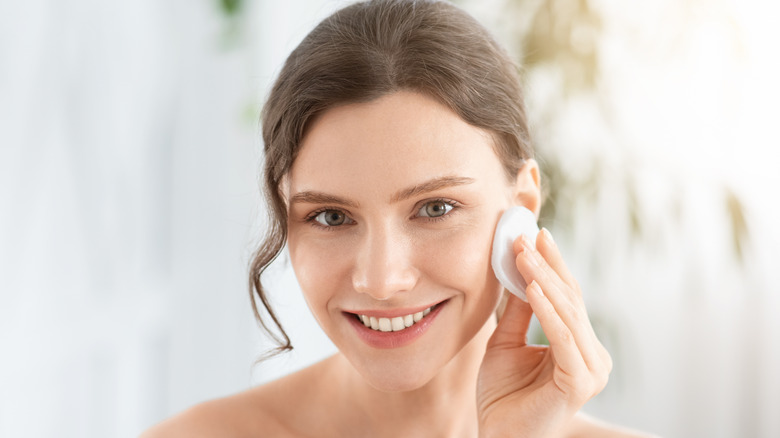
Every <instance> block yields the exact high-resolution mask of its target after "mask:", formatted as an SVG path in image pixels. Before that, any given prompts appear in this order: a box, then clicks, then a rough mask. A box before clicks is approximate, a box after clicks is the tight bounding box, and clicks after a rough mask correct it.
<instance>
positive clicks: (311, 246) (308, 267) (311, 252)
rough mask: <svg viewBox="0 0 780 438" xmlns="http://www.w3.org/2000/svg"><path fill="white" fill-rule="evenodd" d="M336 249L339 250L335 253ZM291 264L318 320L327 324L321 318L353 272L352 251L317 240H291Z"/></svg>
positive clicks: (289, 241) (291, 238)
mask: <svg viewBox="0 0 780 438" xmlns="http://www.w3.org/2000/svg"><path fill="white" fill-rule="evenodd" d="M334 247H336V248H339V251H334ZM288 249H289V252H290V262H291V264H292V268H293V271H294V272H295V277H296V279H297V280H298V284H299V285H300V287H301V291H302V292H303V296H304V298H305V300H306V303H307V304H308V305H309V308H310V309H311V311H312V313H314V316H315V318H317V320H318V321H320V323H322V322H323V320H322V318H321V317H320V315H322V314H323V312H327V304H328V301H329V299H330V298H331V297H333V296H334V295H335V294H336V293H337V291H338V290H340V289H343V287H342V286H340V285H339V282H340V281H341V280H342V279H343V278H344V272H346V271H347V270H348V269H349V257H348V252H347V251H345V246H344V245H333V244H332V243H329V244H325V243H323V242H319V241H317V240H316V239H305V238H301V239H297V238H296V236H293V235H291V236H290V238H289V239H288Z"/></svg>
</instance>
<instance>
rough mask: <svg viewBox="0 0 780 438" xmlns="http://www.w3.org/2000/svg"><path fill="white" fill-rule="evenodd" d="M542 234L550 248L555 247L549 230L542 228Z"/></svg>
mask: <svg viewBox="0 0 780 438" xmlns="http://www.w3.org/2000/svg"><path fill="white" fill-rule="evenodd" d="M542 234H543V235H544V238H545V239H546V240H547V242H549V243H550V244H551V245H552V246H555V240H553V236H552V234H551V233H550V230H548V229H547V228H542Z"/></svg>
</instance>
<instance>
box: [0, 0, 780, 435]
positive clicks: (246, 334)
mask: <svg viewBox="0 0 780 438" xmlns="http://www.w3.org/2000/svg"><path fill="white" fill-rule="evenodd" d="M347 3H349V2H345V1H325V0H297V1H286V2H272V1H250V0H221V1H219V0H200V1H194V2H193V1H184V0H169V1H151V0H136V1H132V2H119V1H99V0H69V1H58V0H29V1H25V2H19V1H11V0H0V437H51V436H57V437H132V436H137V435H138V434H139V433H140V432H141V431H142V430H144V429H145V428H147V427H149V426H151V425H152V424H154V423H156V422H158V421H160V420H162V419H163V418H166V417H168V416H170V415H172V414H174V413H176V412H179V411H181V410H183V409H185V408H187V407H189V406H191V405H193V404H195V403H197V402H200V401H203V400H207V399H211V398H215V397H220V396H224V395H228V394H231V393H235V392H237V391H241V390H243V389H246V388H248V387H250V386H252V385H255V384H259V383H262V382H265V381H267V380H270V379H273V378H276V377H278V376H280V375H283V374H286V373H288V372H290V371H293V370H296V369H298V368H301V367H303V366H306V365H308V364H310V363H312V362H314V361H317V360H319V359H321V358H323V357H325V356H326V355H329V354H331V353H333V351H334V348H333V346H332V345H331V344H330V342H329V341H328V340H327V338H326V337H325V336H324V335H323V334H322V333H321V332H320V331H319V328H318V327H317V326H316V323H314V321H313V319H312V318H311V316H310V315H309V313H308V310H307V309H306V307H305V304H304V302H303V299H302V298H301V296H300V292H299V291H298V286H297V284H296V282H295V279H294V277H293V275H292V273H291V270H290V268H289V266H288V264H287V263H286V260H285V258H284V257H282V259H280V260H279V261H278V262H277V263H275V264H274V265H273V266H272V267H271V268H270V270H269V272H268V274H267V276H266V277H265V279H264V281H265V284H266V285H267V286H268V287H270V289H271V293H272V295H271V300H272V302H273V304H274V306H275V308H276V309H277V310H278V312H279V314H280V317H281V320H282V323H283V324H284V326H285V328H286V330H287V331H288V333H289V334H290V336H291V338H292V341H293V345H294V346H295V347H296V349H295V350H294V351H293V352H292V353H289V354H286V355H282V356H278V357H276V358H274V359H272V360H269V361H266V362H263V363H260V364H256V363H255V361H256V359H258V358H259V356H260V355H261V354H262V353H263V352H264V351H266V350H268V349H269V348H271V347H272V346H273V345H272V343H271V342H270V341H269V340H268V339H267V338H266V337H265V336H263V334H262V333H261V332H260V330H259V328H257V326H256V323H255V322H254V320H253V318H252V312H251V310H250V306H249V295H248V292H247V278H246V277H247V275H246V273H247V265H248V263H249V259H250V255H251V252H252V251H253V250H254V247H255V245H256V244H257V243H258V239H259V237H260V235H261V233H262V230H263V227H264V223H265V213H264V206H263V203H262V199H261V197H260V192H259V185H258V169H259V163H260V160H261V153H260V151H261V147H262V145H261V141H260V139H259V126H258V118H259V109H260V106H261V105H262V102H263V99H264V96H265V95H266V93H267V91H268V90H269V89H270V86H271V83H272V81H273V80H274V78H275V76H276V74H277V73H278V71H279V69H280V67H281V64H282V63H283V61H284V59H285V57H286V56H287V54H288V53H289V52H290V51H291V50H292V49H293V48H294V47H295V45H297V43H298V42H299V41H300V39H301V38H302V37H303V36H304V35H305V34H306V33H307V32H308V31H309V30H310V29H311V28H312V27H313V26H314V25H315V24H316V23H317V22H318V21H319V20H320V19H322V18H323V17H325V16H326V15H328V14H329V13H331V12H333V11H335V10H336V9H338V8H339V7H341V6H343V5H345V4H347ZM457 3H458V4H459V5H460V6H462V7H463V8H465V9H466V10H467V11H469V12H470V13H472V14H473V15H474V16H475V17H477V18H478V19H479V20H480V21H481V22H482V23H483V24H484V25H486V26H487V27H488V28H490V29H491V30H492V31H493V32H494V34H495V36H496V38H497V39H498V40H499V41H501V43H502V44H504V45H505V46H506V47H507V48H508V50H509V51H510V52H511V53H512V55H513V56H514V58H515V59H516V60H517V61H518V62H519V63H520V64H522V71H523V76H524V80H525V82H526V84H525V87H526V93H527V104H528V108H529V114H530V118H531V121H532V125H533V134H534V137H535V143H536V147H537V153H538V159H539V161H540V163H541V165H542V168H543V169H544V176H545V191H546V193H547V201H546V204H545V206H544V209H543V212H542V218H541V222H542V224H543V225H545V226H547V227H548V228H550V229H551V230H552V232H553V234H554V235H555V236H556V241H557V242H558V243H559V245H560V246H561V247H562V250H563V252H564V255H565V256H566V257H567V259H568V263H569V265H570V266H571V268H572V270H573V271H574V272H575V274H576V275H577V277H578V278H579V280H580V283H581V284H582V286H583V289H584V291H585V295H586V301H587V303H588V306H589V310H590V313H591V317H592V321H593V324H594V326H595V328H596V330H597V331H598V333H599V335H600V337H601V338H602V339H603V341H604V343H605V345H606V346H607V347H608V349H609V350H610V351H611V353H612V355H613V358H614V361H615V370H614V372H613V374H612V376H611V380H610V383H609V385H608V387H607V388H606V390H605V391H604V392H603V393H601V394H599V395H598V396H597V397H596V398H595V399H593V400H592V401H591V402H589V403H588V404H587V405H586V407H585V411H587V412H589V413H592V414H593V415H596V416H599V417H601V418H604V419H606V420H609V421H612V422H616V423H619V424H623V425H627V426H631V427H634V428H638V429H643V430H646V431H650V432H654V433H657V434H659V435H662V436H666V437H691V436H707V437H777V436H780V416H779V415H778V413H779V412H780V373H778V370H780V318H777V317H776V315H775V314H776V313H777V312H778V311H780V292H779V291H778V284H780V269H778V268H780V263H779V261H780V231H778V229H777V224H778V223H780V205H779V203H778V199H780V198H779V197H778V194H777V193H778V191H780V176H778V174H779V173H778V171H777V167H778V159H779V158H780V152H779V150H780V149H779V148H780V135H779V134H778V122H777V118H778V116H780V111H778V109H777V103H778V102H780V86H779V85H778V83H777V78H778V77H780V58H779V57H778V56H777V43H778V42H780V28H778V26H777V24H776V20H775V18H776V17H777V16H778V12H780V7H778V6H777V5H774V4H773V3H771V2H763V1H759V0H743V1H737V0H658V1H654V2H633V1H632V2H626V1H619V0H570V1H564V0H486V1H476V0H460V1H458V2H457ZM768 8H770V9H768ZM534 338H535V339H537V340H539V341H540V342H541V341H543V335H542V334H541V333H540V332H539V331H538V328H537V329H536V330H535V331H534Z"/></svg>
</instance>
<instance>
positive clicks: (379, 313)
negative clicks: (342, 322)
mask: <svg viewBox="0 0 780 438" xmlns="http://www.w3.org/2000/svg"><path fill="white" fill-rule="evenodd" d="M444 301H446V300H442V301H439V302H436V303H432V304H427V305H423V306H417V307H404V308H395V309H364V310H345V312H347V313H352V314H355V315H366V316H369V317H371V316H373V317H375V318H396V317H399V316H406V315H412V314H415V313H417V312H422V311H424V310H425V309H427V308H429V307H433V306H435V305H437V304H441V303H443V302H444Z"/></svg>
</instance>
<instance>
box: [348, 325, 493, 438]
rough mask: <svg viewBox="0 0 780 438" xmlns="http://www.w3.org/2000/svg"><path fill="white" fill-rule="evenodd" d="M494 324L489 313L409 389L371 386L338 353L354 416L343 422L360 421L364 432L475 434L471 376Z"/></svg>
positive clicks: (474, 375)
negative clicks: (446, 360) (448, 356)
mask: <svg viewBox="0 0 780 438" xmlns="http://www.w3.org/2000/svg"><path fill="white" fill-rule="evenodd" d="M495 327H496V322H495V319H494V318H490V319H489V320H488V322H486V323H485V325H484V326H483V327H482V329H480V331H479V332H478V333H477V334H476V335H475V336H474V338H472V339H471V341H470V342H469V343H468V344H466V346H465V347H463V349H462V350H461V351H460V352H459V353H458V354H457V355H456V356H455V357H454V358H453V359H452V360H451V361H450V362H449V363H448V364H447V365H446V366H445V367H444V368H442V370H441V371H440V372H439V373H438V374H437V375H436V376H435V377H434V378H433V379H431V380H430V381H429V382H427V383H426V384H425V385H423V386H422V387H420V388H417V389H414V390H411V391H405V392H383V391H380V390H377V389H375V388H373V387H372V386H370V385H369V384H368V383H367V382H366V381H365V380H364V379H363V378H362V376H360V374H358V373H357V371H356V370H355V369H354V368H353V367H352V365H351V364H350V363H349V361H347V359H346V358H344V357H343V356H341V355H339V356H338V359H337V360H338V361H339V362H340V365H341V366H340V367H339V368H340V369H342V370H343V371H344V373H345V374H346V379H345V382H347V385H348V386H349V388H350V389H349V390H348V391H345V392H344V394H349V395H348V396H347V397H348V400H347V401H346V403H348V405H351V406H352V407H353V409H350V412H352V413H354V415H355V416H357V417H360V418H355V421H350V422H347V423H350V424H363V425H365V427H366V428H367V429H365V430H363V431H361V435H365V436H408V437H415V436H431V435H434V436H453V437H454V436H463V437H466V436H471V437H474V436H477V432H478V430H477V407H476V397H477V395H476V389H477V375H478V374H479V367H480V365H481V363H482V358H483V357H484V355H485V346H486V345H487V341H488V339H489V338H490V335H491V334H492V333H493V330H494V329H495ZM373 428H378V430H373ZM351 432H354V430H353V431H351Z"/></svg>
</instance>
